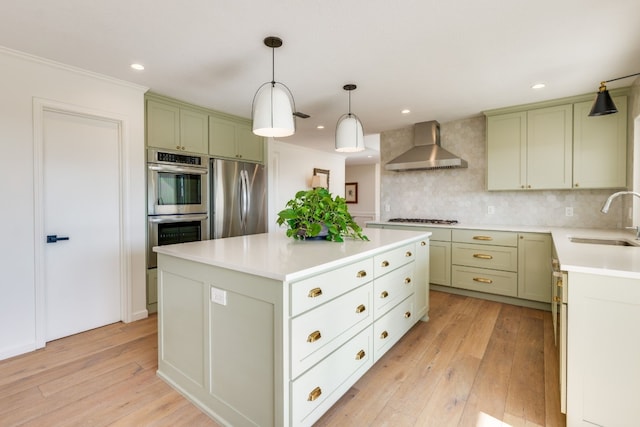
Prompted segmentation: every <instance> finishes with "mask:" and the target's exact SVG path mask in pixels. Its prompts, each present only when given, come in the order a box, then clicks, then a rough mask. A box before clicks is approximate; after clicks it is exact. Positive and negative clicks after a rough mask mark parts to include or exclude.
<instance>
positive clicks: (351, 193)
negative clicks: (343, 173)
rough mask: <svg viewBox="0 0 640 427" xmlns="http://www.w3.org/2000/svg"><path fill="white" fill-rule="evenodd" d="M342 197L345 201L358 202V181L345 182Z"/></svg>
mask: <svg viewBox="0 0 640 427" xmlns="http://www.w3.org/2000/svg"><path fill="white" fill-rule="evenodd" d="M344 198H345V199H346V201H347V203H358V183H357V182H347V183H346V184H344Z"/></svg>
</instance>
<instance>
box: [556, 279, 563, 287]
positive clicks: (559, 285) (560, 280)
mask: <svg viewBox="0 0 640 427" xmlns="http://www.w3.org/2000/svg"><path fill="white" fill-rule="evenodd" d="M556 286H557V287H559V288H561V287H562V279H558V281H557V282H556Z"/></svg>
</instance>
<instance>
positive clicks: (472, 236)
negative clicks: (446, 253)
mask: <svg viewBox="0 0 640 427" xmlns="http://www.w3.org/2000/svg"><path fill="white" fill-rule="evenodd" d="M451 240H453V241H454V242H460V243H480V244H483V245H497V246H514V247H515V246H518V233H513V232H511V231H492V230H453V232H452V234H451Z"/></svg>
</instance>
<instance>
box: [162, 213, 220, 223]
mask: <svg viewBox="0 0 640 427" xmlns="http://www.w3.org/2000/svg"><path fill="white" fill-rule="evenodd" d="M207 218H208V216H207V214H196V215H160V216H150V217H149V222H150V223H152V224H168V223H171V222H187V221H204V220H206V219H207Z"/></svg>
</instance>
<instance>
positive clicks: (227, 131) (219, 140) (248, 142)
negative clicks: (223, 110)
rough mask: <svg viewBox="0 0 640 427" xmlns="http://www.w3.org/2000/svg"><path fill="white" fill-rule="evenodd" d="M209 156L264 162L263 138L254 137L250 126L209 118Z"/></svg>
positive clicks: (224, 119) (238, 122)
mask: <svg viewBox="0 0 640 427" xmlns="http://www.w3.org/2000/svg"><path fill="white" fill-rule="evenodd" d="M209 154H210V155H211V156H214V157H226V158H230V159H237V160H244V161H249V162H257V163H262V162H264V138H262V137H260V136H257V135H254V134H253V132H252V131H251V124H250V123H246V122H243V121H239V120H231V119H227V118H223V117H218V116H213V115H211V116H209Z"/></svg>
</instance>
